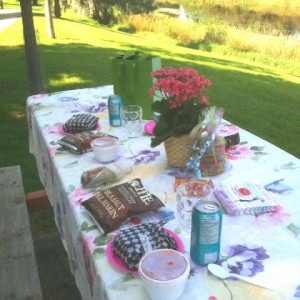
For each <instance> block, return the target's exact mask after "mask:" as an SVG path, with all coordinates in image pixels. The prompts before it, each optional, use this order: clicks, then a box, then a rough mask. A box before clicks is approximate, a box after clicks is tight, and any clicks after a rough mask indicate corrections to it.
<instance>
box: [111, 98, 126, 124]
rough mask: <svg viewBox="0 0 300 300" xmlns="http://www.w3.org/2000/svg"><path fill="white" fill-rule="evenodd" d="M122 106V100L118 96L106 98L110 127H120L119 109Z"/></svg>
mask: <svg viewBox="0 0 300 300" xmlns="http://www.w3.org/2000/svg"><path fill="white" fill-rule="evenodd" d="M122 106H123V101H122V98H121V97H120V96H118V95H111V96H109V97H108V115H109V124H110V126H112V127H120V126H121V125H122V121H121V107H122Z"/></svg>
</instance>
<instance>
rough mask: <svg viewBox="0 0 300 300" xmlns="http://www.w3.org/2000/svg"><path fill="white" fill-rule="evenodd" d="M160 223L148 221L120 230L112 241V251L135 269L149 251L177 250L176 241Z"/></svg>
mask: <svg viewBox="0 0 300 300" xmlns="http://www.w3.org/2000/svg"><path fill="white" fill-rule="evenodd" d="M162 224H163V223H148V224H142V225H138V226H134V227H132V228H130V229H126V230H122V231H121V233H120V234H119V235H118V236H117V237H116V238H115V240H114V241H113V243H112V249H113V252H114V253H115V254H116V255H117V256H118V257H119V258H120V260H121V261H122V262H123V263H124V264H125V265H126V266H127V267H128V268H129V269H130V270H136V269H137V267H138V264H139V262H140V260H141V258H142V256H143V255H144V254H145V253H147V252H149V251H152V250H156V249H173V250H177V244H176V241H175V240H174V239H173V237H172V236H171V235H170V234H169V233H167V232H165V231H164V229H163V227H162Z"/></svg>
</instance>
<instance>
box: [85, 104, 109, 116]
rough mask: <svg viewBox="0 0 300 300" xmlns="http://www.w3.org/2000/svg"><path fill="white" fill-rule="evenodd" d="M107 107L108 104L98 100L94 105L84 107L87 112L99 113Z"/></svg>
mask: <svg viewBox="0 0 300 300" xmlns="http://www.w3.org/2000/svg"><path fill="white" fill-rule="evenodd" d="M107 109H108V106H107V104H106V103H104V102H98V103H96V104H95V105H92V106H90V107H88V108H87V109H85V112H89V113H100V112H103V111H105V110H107Z"/></svg>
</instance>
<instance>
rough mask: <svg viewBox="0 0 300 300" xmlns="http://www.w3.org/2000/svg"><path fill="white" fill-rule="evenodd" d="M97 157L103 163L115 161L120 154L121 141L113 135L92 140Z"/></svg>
mask: <svg viewBox="0 0 300 300" xmlns="http://www.w3.org/2000/svg"><path fill="white" fill-rule="evenodd" d="M91 147H92V149H93V152H94V154H95V157H96V159H97V160H98V161H99V162H102V163H108V162H112V161H114V160H115V159H116V158H117V156H118V151H119V141H118V139H115V138H113V137H109V136H104V137H101V138H97V139H95V140H93V141H92V142H91Z"/></svg>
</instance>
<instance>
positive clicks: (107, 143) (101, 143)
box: [91, 136, 119, 148]
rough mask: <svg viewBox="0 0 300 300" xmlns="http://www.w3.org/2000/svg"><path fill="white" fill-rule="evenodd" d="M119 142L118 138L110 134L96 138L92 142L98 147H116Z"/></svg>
mask: <svg viewBox="0 0 300 300" xmlns="http://www.w3.org/2000/svg"><path fill="white" fill-rule="evenodd" d="M118 144H119V142H118V140H117V139H115V138H113V137H110V136H104V137H100V138H97V139H94V140H93V141H92V143H91V145H92V147H96V148H109V147H115V146H117V145H118Z"/></svg>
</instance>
